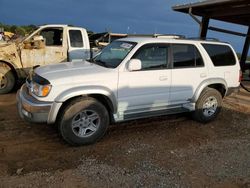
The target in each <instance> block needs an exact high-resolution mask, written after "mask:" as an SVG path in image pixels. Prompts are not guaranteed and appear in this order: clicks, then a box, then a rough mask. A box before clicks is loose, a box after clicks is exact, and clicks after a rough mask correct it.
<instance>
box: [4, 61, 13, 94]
mask: <svg viewBox="0 0 250 188" xmlns="http://www.w3.org/2000/svg"><path fill="white" fill-rule="evenodd" d="M14 86H15V76H14V74H13V72H12V70H11V68H10V67H9V66H8V65H6V64H5V63H1V62H0V94H6V93H9V92H10V91H11V90H12V89H13V88H14Z"/></svg>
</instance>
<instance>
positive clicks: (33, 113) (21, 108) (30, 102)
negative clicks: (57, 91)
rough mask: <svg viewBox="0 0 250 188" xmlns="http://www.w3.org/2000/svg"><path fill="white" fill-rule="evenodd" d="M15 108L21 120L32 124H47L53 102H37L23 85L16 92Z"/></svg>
mask: <svg viewBox="0 0 250 188" xmlns="http://www.w3.org/2000/svg"><path fill="white" fill-rule="evenodd" d="M16 97H17V108H18V112H19V115H20V117H21V118H22V119H25V120H26V121H29V122H32V123H47V121H48V118H49V113H50V110H51V108H52V105H53V102H43V101H39V100H37V99H36V98H34V97H33V96H31V95H30V94H29V91H28V88H27V87H26V85H25V84H24V85H23V86H22V88H21V89H20V90H19V91H18V92H17V96H16Z"/></svg>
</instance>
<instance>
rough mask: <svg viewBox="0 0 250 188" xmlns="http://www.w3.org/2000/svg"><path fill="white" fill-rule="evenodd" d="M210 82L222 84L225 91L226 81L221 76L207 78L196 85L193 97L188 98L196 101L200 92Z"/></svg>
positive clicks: (210, 83)
mask: <svg viewBox="0 0 250 188" xmlns="http://www.w3.org/2000/svg"><path fill="white" fill-rule="evenodd" d="M212 84H221V85H223V86H224V88H225V90H226V91H227V89H228V87H227V83H226V81H225V80H224V79H223V78H209V79H207V80H204V81H203V82H201V83H200V85H199V86H198V87H197V89H196V91H195V93H194V95H193V97H192V98H191V99H190V101H191V102H196V101H197V100H198V98H199V96H200V94H201V92H202V91H203V90H204V89H205V88H206V87H207V86H209V85H212Z"/></svg>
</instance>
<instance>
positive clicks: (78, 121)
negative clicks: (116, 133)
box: [58, 97, 109, 146]
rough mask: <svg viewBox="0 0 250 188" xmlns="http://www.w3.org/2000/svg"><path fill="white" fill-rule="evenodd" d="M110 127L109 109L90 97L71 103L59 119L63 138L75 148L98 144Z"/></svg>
mask: <svg viewBox="0 0 250 188" xmlns="http://www.w3.org/2000/svg"><path fill="white" fill-rule="evenodd" d="M94 125H95V126H94ZM108 125H109V114H108V112H107V109H106V108H105V106H104V105H103V104H102V103H100V102H99V101H97V100H96V99H94V98H90V97H87V98H77V99H74V100H72V101H70V102H69V103H68V104H67V105H66V106H65V108H64V109H63V110H62V111H61V113H60V114H59V119H58V129H59V132H60V134H61V136H62V137H63V139H64V140H65V141H66V142H68V143H69V144H70V145H74V146H80V145H87V144H92V143H95V142H97V141H98V140H99V139H101V138H102V137H103V135H104V134H105V132H106V130H107V128H108Z"/></svg>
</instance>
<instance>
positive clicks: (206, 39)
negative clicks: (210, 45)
mask: <svg viewBox="0 0 250 188" xmlns="http://www.w3.org/2000/svg"><path fill="white" fill-rule="evenodd" d="M188 39H190V40H204V41H215V42H220V40H219V39H217V38H199V37H191V38H188Z"/></svg>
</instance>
